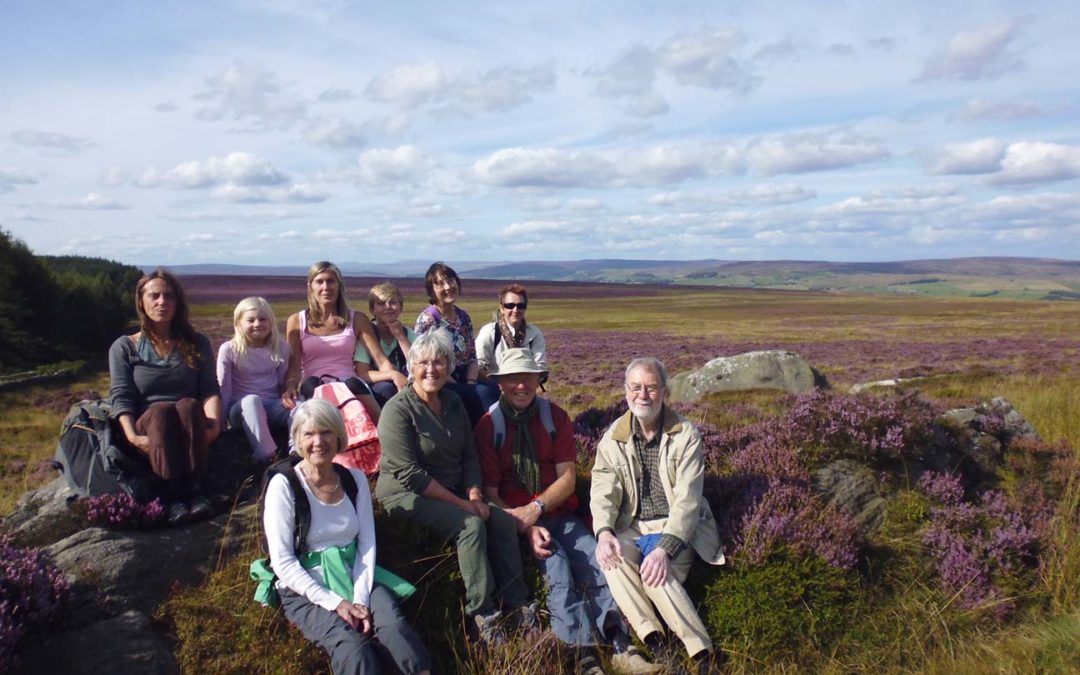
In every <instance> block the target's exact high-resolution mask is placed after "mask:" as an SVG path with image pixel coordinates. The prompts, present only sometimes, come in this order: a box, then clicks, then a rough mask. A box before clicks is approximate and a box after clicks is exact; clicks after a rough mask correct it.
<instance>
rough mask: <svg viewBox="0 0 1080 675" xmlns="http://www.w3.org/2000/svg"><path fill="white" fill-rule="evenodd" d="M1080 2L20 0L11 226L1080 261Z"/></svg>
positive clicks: (15, 24) (221, 254) (237, 249)
mask: <svg viewBox="0 0 1080 675" xmlns="http://www.w3.org/2000/svg"><path fill="white" fill-rule="evenodd" d="M1078 29H1080V3H1076V2H1075V1H1069V2H1067V1H1061V2H1057V1H1046V2H1043V1H1038V0H1036V1H1034V2H1026V3H1018V2H1015V1H1011V2H993V1H990V2H977V3H976V2H952V1H950V0H935V1H934V2H922V1H914V2H876V1H874V2H869V1H868V2H843V1H829V2H821V1H807V2H800V3H794V2H790V0H784V1H782V2H778V1H774V0H761V1H756V2H753V3H746V2H721V1H719V0H713V1H711V2H681V1H678V0H671V1H668V2H656V3H645V2H604V1H597V2H580V1H574V2H565V1H563V0H548V1H546V2H540V3H537V2H528V3H519V2H509V1H508V2H498V3H494V2H493V3H463V2H454V1H452V0H443V1H440V2H423V1H417V2H401V3H381V2H379V3H376V2H349V1H347V0H307V1H305V0H218V1H216V2H203V1H200V0H185V1H184V2H173V1H172V0H155V2H145V1H127V0H110V1H109V2H92V3H91V2H85V1H80V0H71V1H69V2H61V1H58V0H4V2H3V7H2V8H0V62H3V63H5V64H6V66H5V68H4V69H3V71H2V72H0V228H3V229H5V230H7V231H8V232H9V233H12V234H14V235H15V236H16V237H18V238H20V239H22V240H23V241H24V242H25V243H26V244H27V245H28V246H29V247H30V248H31V249H32V250H33V251H34V252H35V253H38V254H76V255H88V256H97V257H106V258H110V259H114V260H119V261H122V262H127V263H133V264H144V265H145V264H166V265H168V264H173V265H178V264H191V263H211V262H215V263H236V264H248V265H267V264H273V265H285V264H287V265H301V266H306V265H308V264H310V262H311V261H313V260H318V259H330V260H334V261H338V262H364V261H369V262H380V263H388V262H394V261H398V260H425V259H426V260H435V259H444V260H450V261H466V260H467V261H514V260H518V261H520V260H575V259H582V258H635V259H654V260H659V259H704V258H718V259H728V260H778V259H800V260H833V261H884V260H905V259H916V258H954V257H965V256H1034V257H1050V258H1060V259H1070V260H1075V259H1078V258H1080V190H1078V188H1080V125H1078V124H1077V121H1078V119H1080V48H1078V47H1077V46H1076V45H1077V37H1076V36H1077V33H1078Z"/></svg>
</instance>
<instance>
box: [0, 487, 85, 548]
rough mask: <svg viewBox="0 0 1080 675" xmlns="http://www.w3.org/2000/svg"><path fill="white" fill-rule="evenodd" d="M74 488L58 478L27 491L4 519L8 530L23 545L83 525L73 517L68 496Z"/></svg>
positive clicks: (47, 539) (45, 540) (50, 539)
mask: <svg viewBox="0 0 1080 675" xmlns="http://www.w3.org/2000/svg"><path fill="white" fill-rule="evenodd" d="M73 497H74V492H72V491H71V489H70V488H69V487H68V485H67V482H66V481H65V480H64V479H63V478H57V479H55V480H53V481H51V482H49V483H46V484H45V485H43V486H41V487H40V488H38V489H36V490H31V491H30V492H27V493H26V494H24V495H23V496H22V497H21V498H20V499H19V501H18V503H17V504H15V508H14V510H12V512H11V513H10V514H8V516H6V517H5V518H4V519H3V521H2V526H3V529H4V531H5V532H8V533H12V534H15V535H16V538H17V540H18V541H19V543H20V544H22V545H27V546H35V545H40V544H43V543H51V542H53V541H56V540H57V539H60V538H63V537H66V536H67V535H69V534H71V533H72V532H75V531H77V530H78V529H80V528H81V527H82V524H81V523H78V522H76V521H75V520H74V519H73V518H72V517H71V512H70V509H69V508H68V500H69V499H70V498H73Z"/></svg>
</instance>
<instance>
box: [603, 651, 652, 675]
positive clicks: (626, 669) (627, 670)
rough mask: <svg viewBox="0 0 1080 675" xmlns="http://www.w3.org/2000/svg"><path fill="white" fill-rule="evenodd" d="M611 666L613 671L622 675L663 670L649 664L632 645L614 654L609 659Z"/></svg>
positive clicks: (642, 674) (639, 674)
mask: <svg viewBox="0 0 1080 675" xmlns="http://www.w3.org/2000/svg"><path fill="white" fill-rule="evenodd" d="M611 665H613V666H615V669H616V670H618V671H619V672H620V673H623V675H645V674H646V673H659V672H660V671H661V670H663V669H664V668H663V666H659V665H657V664H655V663H650V662H649V660H648V659H646V658H645V655H644V654H642V653H641V652H640V651H638V648H637V647H635V646H634V645H630V646H629V647H627V648H626V649H624V650H623V651H621V652H615V654H614V655H613V656H612V657H611Z"/></svg>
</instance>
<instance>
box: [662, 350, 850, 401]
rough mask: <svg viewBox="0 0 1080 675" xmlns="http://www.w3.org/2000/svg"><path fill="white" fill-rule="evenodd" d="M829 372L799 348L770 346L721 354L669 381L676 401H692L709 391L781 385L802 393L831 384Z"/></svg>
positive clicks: (783, 387) (670, 389)
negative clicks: (824, 372) (808, 359)
mask: <svg viewBox="0 0 1080 675" xmlns="http://www.w3.org/2000/svg"><path fill="white" fill-rule="evenodd" d="M827 386H828V383H827V382H826V380H825V376H824V375H822V374H821V373H819V372H817V371H816V370H815V369H814V368H813V367H811V366H810V364H809V363H807V362H806V361H805V360H804V359H803V358H802V357H801V356H799V355H798V354H796V353H795V352H788V351H781V350H769V351H759V352H747V353H745V354H738V355H736V356H727V357H720V358H716V359H713V360H712V361H709V362H708V363H706V364H705V365H704V366H702V367H701V368H699V369H697V370H695V371H691V372H688V373H679V374H678V375H676V376H674V377H672V378H671V379H670V380H669V382H668V391H669V394H670V396H671V400H672V401H682V402H687V403H692V402H694V401H699V400H701V398H702V397H704V396H705V395H707V394H712V393H716V392H723V391H745V390H749V389H780V390H783V391H786V392H788V393H792V394H802V393H805V392H807V391H810V390H811V389H813V388H814V387H827Z"/></svg>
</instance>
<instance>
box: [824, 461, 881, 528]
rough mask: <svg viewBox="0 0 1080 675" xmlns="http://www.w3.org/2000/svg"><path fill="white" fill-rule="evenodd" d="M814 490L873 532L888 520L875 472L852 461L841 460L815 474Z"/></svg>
mask: <svg viewBox="0 0 1080 675" xmlns="http://www.w3.org/2000/svg"><path fill="white" fill-rule="evenodd" d="M814 489H815V490H816V491H817V492H818V494H820V495H822V496H823V497H824V498H825V499H826V501H827V502H828V503H830V504H832V505H834V506H836V507H838V508H839V509H840V510H841V511H843V512H844V513H846V514H848V515H849V516H851V517H852V518H854V519H855V520H856V521H857V522H858V523H859V524H860V525H861V526H863V527H864V528H865V529H866V530H867V531H873V530H874V529H876V528H877V527H878V526H879V525H881V522H882V520H883V519H884V517H885V507H886V506H887V504H888V501H887V500H886V499H885V498H884V497H883V496H881V494H880V491H879V483H878V480H877V477H876V476H875V475H874V472H873V471H871V470H870V469H869V468H868V467H867V466H865V465H863V464H860V463H859V462H857V461H855V460H852V459H838V460H836V461H835V462H832V463H830V464H827V465H826V466H823V467H821V468H820V469H818V470H817V471H815V472H814Z"/></svg>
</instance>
